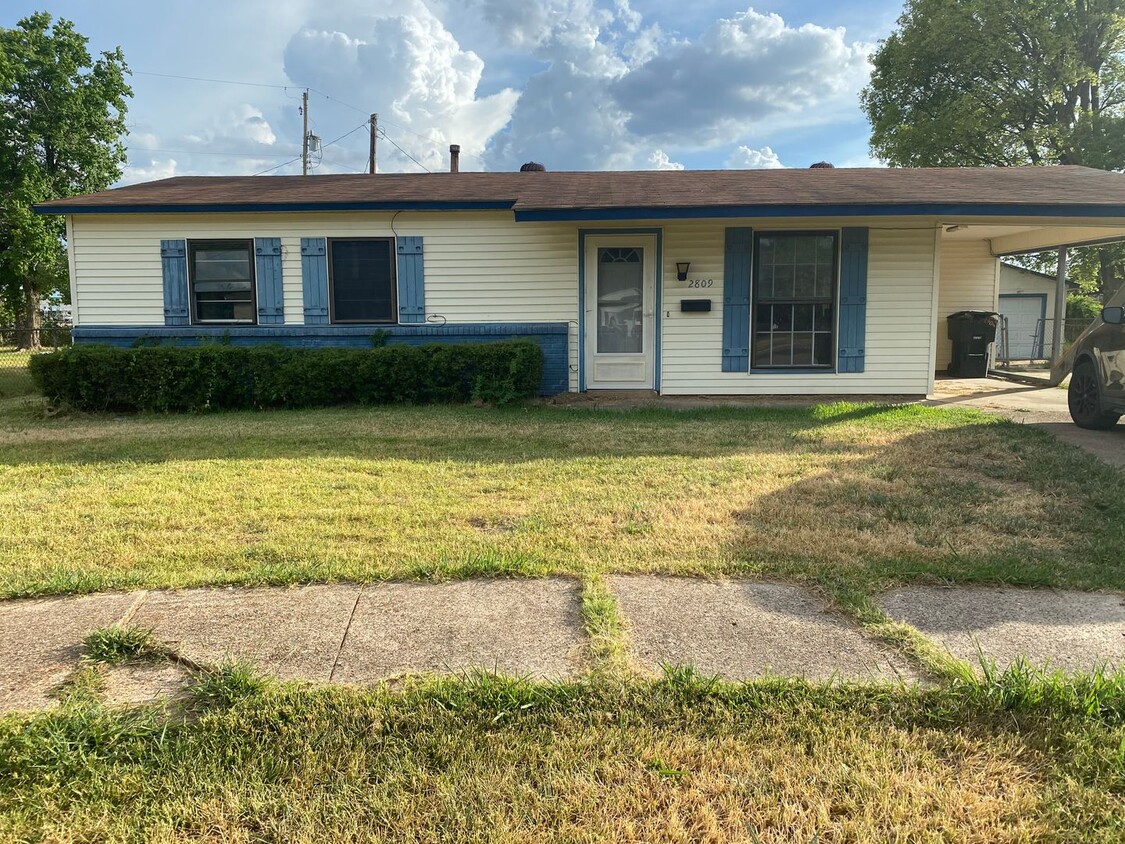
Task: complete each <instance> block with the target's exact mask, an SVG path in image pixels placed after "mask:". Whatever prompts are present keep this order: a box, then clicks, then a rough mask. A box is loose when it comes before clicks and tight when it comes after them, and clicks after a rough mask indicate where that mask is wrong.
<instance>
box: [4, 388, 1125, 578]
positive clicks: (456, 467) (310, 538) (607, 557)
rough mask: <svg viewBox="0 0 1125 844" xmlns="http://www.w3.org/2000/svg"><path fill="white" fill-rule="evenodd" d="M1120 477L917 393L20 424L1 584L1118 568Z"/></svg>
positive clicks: (1072, 572)
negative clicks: (694, 405)
mask: <svg viewBox="0 0 1125 844" xmlns="http://www.w3.org/2000/svg"><path fill="white" fill-rule="evenodd" d="M1091 478H1092V479H1093V480H1094V483H1091V482H1090V481H1091ZM1123 493H1125V484H1123V482H1122V479H1121V477H1120V475H1117V474H1115V473H1113V472H1112V471H1111V470H1109V469H1105V468H1098V466H1097V465H1096V464H1094V462H1093V461H1092V460H1091V459H1089V458H1086V457H1084V456H1082V455H1080V454H1077V453H1072V450H1070V449H1067V448H1066V447H1064V446H1061V445H1059V444H1057V443H1055V442H1054V441H1053V440H1051V439H1050V438H1048V437H1047V436H1045V435H1043V434H1041V433H1039V432H1037V431H1030V430H1026V429H1021V428H1020V426H1014V425H1008V424H1003V423H999V422H997V421H996V420H992V419H989V418H987V417H984V416H980V415H976V414H972V413H965V412H950V411H943V410H932V409H926V408H916V407H910V408H897V409H895V408H874V407H862V406H860V407H857V406H847V405H838V406H832V407H828V408H820V409H816V408H812V409H800V408H798V409H786V410H755V411H738V410H708V411H694V412H680V413H675V412H660V411H647V412H632V413H593V412H576V411H563V410H552V409H546V408H540V409H535V410H532V411H517V412H510V413H499V412H494V411H489V410H482V409H472V408H424V409H410V408H403V409H383V410H375V411H372V410H337V411H319V412H309V413H268V414H257V415H254V414H230V415H216V416H211V417H195V418H182V417H180V418H151V417H149V418H131V419H121V420H114V419H110V418H98V419H88V418H77V419H70V420H48V421H39V422H35V423H31V422H26V421H25V422H22V423H18V424H17V423H13V422H12V420H9V424H8V427H7V430H4V431H3V432H0V508H2V509H3V510H4V512H5V513H8V514H11V516H10V518H9V519H6V520H5V521H4V523H3V525H0V593H7V594H18V593H32V592H51V591H75V590H85V589H98V588H107V587H129V586H136V585H149V586H184V585H193V584H204V583H240V582H241V583H261V582H294V581H302V580H331V579H355V580H373V579H382V578H396V577H418V576H423V577H429V576H437V577H442V576H463V575H467V574H475V573H482V572H487V573H508V574H543V573H547V572H566V573H578V574H581V573H586V572H626V571H656V572H673V573H735V572H744V573H745V572H750V573H760V574H774V575H780V576H790V577H805V578H813V579H821V580H824V579H834V580H839V579H846V580H853V581H856V582H866V581H869V580H871V579H872V577H883V578H885V577H896V576H917V575H918V574H926V573H929V574H930V575H932V576H934V577H939V578H951V579H1015V580H1020V581H1023V582H1033V583H1035V582H1052V583H1068V582H1071V583H1077V584H1085V585H1107V584H1108V585H1115V584H1116V585H1120V584H1121V583H1122V581H1123V575H1125V571H1123V567H1122V564H1121V562H1120V560H1118V562H1117V563H1116V564H1114V563H1112V562H1111V561H1110V562H1107V558H1106V556H1105V555H1104V554H1102V553H1101V552H1099V551H1098V550H1097V548H1098V547H1099V546H1100V545H1107V544H1108V542H1109V540H1108V539H1107V537H1108V538H1112V537H1114V536H1120V532H1121V530H1122V519H1121V518H1120V514H1118V516H1117V517H1112V518H1109V519H1108V521H1107V513H1106V511H1105V510H1104V506H1103V505H1104V502H1105V501H1107V500H1110V499H1113V498H1114V496H1116V497H1117V500H1119V499H1120V496H1121V495H1122V494H1123Z"/></svg>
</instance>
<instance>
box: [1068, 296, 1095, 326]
mask: <svg viewBox="0 0 1125 844" xmlns="http://www.w3.org/2000/svg"><path fill="white" fill-rule="evenodd" d="M1101 312H1102V303H1101V302H1099V301H1098V300H1097V299H1095V298H1094V297H1093V296H1087V295H1086V294H1084V293H1069V294H1067V297H1066V318H1067V319H1091V320H1092V319H1096V318H1097V316H1098V315H1099V314H1100V313H1101Z"/></svg>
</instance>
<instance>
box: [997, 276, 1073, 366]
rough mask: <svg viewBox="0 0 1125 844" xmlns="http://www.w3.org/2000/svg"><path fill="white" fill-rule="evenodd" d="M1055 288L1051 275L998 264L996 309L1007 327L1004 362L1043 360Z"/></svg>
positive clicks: (1047, 344)
mask: <svg viewBox="0 0 1125 844" xmlns="http://www.w3.org/2000/svg"><path fill="white" fill-rule="evenodd" d="M1057 288H1058V278H1057V276H1055V275H1051V274H1048V273H1041V272H1037V271H1035V270H1029V269H1027V268H1026V267H1020V266H1017V265H1015V264H1009V263H1008V262H1006V261H1002V262H1001V263H1000V300H999V306H998V307H997V310H998V311H999V313H1000V315H1001V316H1002V317H1004V319H1005V321H1006V324H1007V335H1008V336H1007V344H1008V348H1007V359H1008V360H1042V359H1045V353H1047V352H1049V349H1050V346H1051V329H1052V325H1053V322H1052V321H1053V320H1054V317H1055V292H1056V290H1057ZM997 356H998V357H999V356H1000V353H999V352H998V353H997Z"/></svg>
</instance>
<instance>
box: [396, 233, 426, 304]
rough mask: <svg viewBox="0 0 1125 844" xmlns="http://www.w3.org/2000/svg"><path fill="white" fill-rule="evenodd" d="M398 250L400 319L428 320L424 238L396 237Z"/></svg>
mask: <svg viewBox="0 0 1125 844" xmlns="http://www.w3.org/2000/svg"><path fill="white" fill-rule="evenodd" d="M395 243H396V245H397V251H398V321H399V322H402V323H412V322H413V323H418V322H425V321H426V288H425V268H424V266H423V260H422V238H420V237H399V238H396V239H395Z"/></svg>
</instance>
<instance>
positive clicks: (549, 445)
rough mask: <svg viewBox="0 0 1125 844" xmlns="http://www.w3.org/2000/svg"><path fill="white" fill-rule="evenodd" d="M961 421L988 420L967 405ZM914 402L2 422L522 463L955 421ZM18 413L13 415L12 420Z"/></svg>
mask: <svg viewBox="0 0 1125 844" xmlns="http://www.w3.org/2000/svg"><path fill="white" fill-rule="evenodd" d="M957 413H958V414H959V416H958V417H957V418H959V419H961V420H962V421H970V420H975V421H976V423H977V424H988V422H989V421H990V420H989V419H988V418H987V417H984V416H982V415H980V414H978V413H976V412H975V411H968V412H964V411H958V412H957ZM949 418H952V417H950V416H949V414H943V413H942V412H940V411H934V410H932V409H929V408H924V407H919V406H915V405H876V404H863V405H853V404H828V405H816V406H810V407H793V408H707V409H694V410H674V409H664V408H644V409H638V410H586V409H582V410H568V409H561V408H552V407H542V406H530V407H522V408H509V409H495V408H481V407H464V406H430V407H379V408H326V409H320V410H299V411H263V412H257V413H250V412H239V413H216V414H212V415H197V416H188V415H182V416H156V415H138V416H114V415H111V414H94V415H82V416H71V417H66V418H60V419H41V420H36V421H34V422H31V421H29V420H20V421H21V423H22V424H21V425H19V426H18V428H17V429H13V426H11V425H9V426H8V427H9V429H10V432H11V436H9V437H7V438H6V437H5V436H4V434H3V432H2V431H0V465H8V466H19V465H25V464H28V463H37V464H47V465H54V464H68V463H69V464H90V463H99V462H106V463H114V462H122V461H128V462H137V463H160V462H167V461H195V460H273V459H303V458H359V459H396V460H424V461H455V462H470V463H520V462H527V461H531V460H570V459H577V458H588V457H592V458H632V457H675V456H683V457H685V458H701V457H721V456H725V455H735V454H739V455H747V454H750V455H752V454H762V453H776V452H778V451H779V450H808V451H813V450H818V449H819V450H825V449H827V450H830V451H832V450H839V449H840V448H847V449H849V450H851V449H854V448H855V447H856V446H855V445H854V444H850V443H832V442H821V441H820V438H819V437H818V436H817V432H818V431H819V430H823V429H826V428H829V427H833V426H839V425H846V424H849V423H857V422H862V423H870V424H872V425H874V426H875V428H876V429H878V430H882V429H890V430H893V429H894V428H895V427H897V426H903V425H906V426H918V425H926V424H948V421H946V420H948V419H949ZM9 421H11V420H9Z"/></svg>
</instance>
